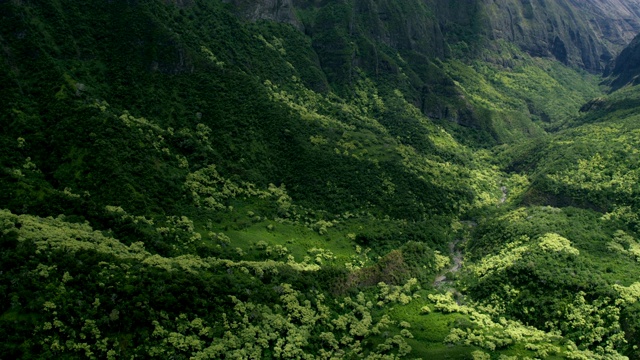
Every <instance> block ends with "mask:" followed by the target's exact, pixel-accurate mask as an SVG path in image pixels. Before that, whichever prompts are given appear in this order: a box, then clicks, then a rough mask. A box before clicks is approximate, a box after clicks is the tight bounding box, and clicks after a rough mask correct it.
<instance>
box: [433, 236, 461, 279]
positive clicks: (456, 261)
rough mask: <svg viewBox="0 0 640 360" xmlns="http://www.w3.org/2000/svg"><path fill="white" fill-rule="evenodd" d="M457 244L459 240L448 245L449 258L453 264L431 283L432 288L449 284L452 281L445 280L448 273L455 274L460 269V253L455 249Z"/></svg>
mask: <svg viewBox="0 0 640 360" xmlns="http://www.w3.org/2000/svg"><path fill="white" fill-rule="evenodd" d="M458 243H460V239H455V240H454V241H452V242H450V243H449V256H450V257H451V258H452V259H453V264H452V265H451V266H450V267H449V268H448V269H446V270H444V271H443V273H442V274H440V275H438V276H437V277H436V279H435V281H434V282H433V286H435V287H439V286H441V285H442V284H444V283H451V282H452V280H450V279H448V278H447V275H446V274H448V273H454V274H455V273H457V272H458V271H460V269H461V268H462V258H463V256H462V252H461V251H460V250H459V249H458V248H457V246H458Z"/></svg>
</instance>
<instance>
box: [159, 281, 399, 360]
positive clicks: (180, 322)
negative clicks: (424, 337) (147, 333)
mask: <svg viewBox="0 0 640 360" xmlns="http://www.w3.org/2000/svg"><path fill="white" fill-rule="evenodd" d="M278 292H279V293H280V296H279V302H278V304H276V305H273V306H271V307H269V306H266V305H260V304H255V303H252V302H243V301H240V300H239V299H237V298H235V297H231V300H232V302H233V304H234V308H233V311H232V312H229V313H224V314H222V319H223V324H224V334H223V335H222V336H221V337H217V336H215V335H214V334H215V332H214V331H213V328H212V327H211V325H210V324H207V323H206V322H205V321H203V320H202V319H198V318H195V319H193V320H191V321H189V319H188V318H187V316H186V315H184V314H183V315H180V316H179V317H178V318H176V319H175V321H174V322H164V323H163V324H161V323H160V322H158V321H155V322H154V327H155V330H154V332H153V337H154V338H157V339H159V340H160V344H159V345H156V346H153V347H151V348H150V349H149V350H148V351H149V355H151V356H157V355H161V354H163V355H164V356H166V354H176V355H177V354H185V353H186V354H190V356H191V358H194V359H213V358H219V357H221V356H223V355H224V356H225V357H230V358H252V359H253V358H255V359H257V358H262V357H263V356H264V354H265V353H266V352H267V351H268V352H269V353H273V355H274V356H275V357H276V358H283V359H307V358H308V359H316V358H320V359H334V358H345V357H366V358H368V359H387V358H388V359H391V358H393V359H395V358H397V357H401V356H403V355H407V354H408V353H409V352H410V351H411V348H410V347H409V346H408V345H407V344H406V341H405V340H404V338H406V337H410V333H409V332H408V331H407V332H406V333H405V334H403V335H397V336H394V337H392V338H391V339H388V340H387V341H385V342H384V343H383V344H380V345H378V346H377V347H376V349H375V350H365V349H364V348H363V345H365V344H366V343H367V342H368V341H367V339H368V338H369V337H371V336H373V335H379V334H381V332H382V331H385V330H387V329H388V328H389V327H390V326H391V325H392V323H393V322H392V321H390V319H389V317H388V316H386V315H383V316H381V317H380V316H374V315H373V314H372V312H371V308H372V307H373V305H372V303H371V302H370V301H368V300H367V299H366V297H365V295H364V294H363V293H360V294H358V296H357V297H356V299H351V298H349V297H347V298H345V299H344V302H342V303H340V304H339V305H340V309H341V310H340V311H339V312H338V313H335V312H333V311H332V310H331V309H330V308H329V307H328V306H327V305H325V297H324V295H322V294H316V296H315V298H314V299H313V301H310V300H302V296H301V295H302V294H301V293H300V292H298V291H296V290H294V289H293V288H292V287H291V285H289V284H281V285H279V287H278ZM256 314H259V316H255V315H256ZM403 326H404V327H410V325H409V324H408V323H407V324H403ZM312 345H313V346H314V347H315V348H316V349H317V355H312V354H310V353H309V352H308V351H307V349H308V348H309V347H310V346H312Z"/></svg>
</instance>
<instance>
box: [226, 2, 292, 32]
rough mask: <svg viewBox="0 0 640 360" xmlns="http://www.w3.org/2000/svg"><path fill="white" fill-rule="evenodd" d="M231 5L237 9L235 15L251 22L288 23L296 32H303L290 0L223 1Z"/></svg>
mask: <svg viewBox="0 0 640 360" xmlns="http://www.w3.org/2000/svg"><path fill="white" fill-rule="evenodd" d="M223 2H225V3H231V4H233V5H234V6H235V8H236V9H237V13H238V14H239V15H240V16H242V17H244V18H246V19H249V20H251V21H257V20H272V21H277V22H282V23H289V24H291V25H293V26H294V27H296V28H297V29H298V30H304V28H303V26H302V23H301V22H300V21H299V20H298V18H297V17H296V14H295V9H294V6H293V3H292V0H258V1H245V0H223Z"/></svg>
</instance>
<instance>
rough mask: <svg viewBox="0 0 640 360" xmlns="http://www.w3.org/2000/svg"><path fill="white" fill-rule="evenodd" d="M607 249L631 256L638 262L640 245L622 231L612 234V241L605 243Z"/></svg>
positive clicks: (639, 259)
mask: <svg viewBox="0 0 640 360" xmlns="http://www.w3.org/2000/svg"><path fill="white" fill-rule="evenodd" d="M607 247H608V248H609V249H610V250H611V251H614V252H618V253H620V254H625V255H628V256H631V257H632V258H634V259H635V260H636V261H640V243H638V242H637V241H636V240H635V239H634V238H633V237H632V236H631V235H629V234H627V233H626V232H624V231H622V230H618V231H616V232H615V233H614V237H613V240H612V241H610V242H609V243H607Z"/></svg>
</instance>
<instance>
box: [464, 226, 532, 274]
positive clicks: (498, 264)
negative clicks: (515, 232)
mask: <svg viewBox="0 0 640 360" xmlns="http://www.w3.org/2000/svg"><path fill="white" fill-rule="evenodd" d="M528 242H529V238H528V237H526V236H524V237H522V238H520V239H519V240H517V241H514V242H511V243H508V244H506V245H505V246H504V247H503V248H502V249H501V250H500V253H498V254H496V255H491V256H486V257H484V258H482V260H481V261H480V262H478V263H475V264H472V265H471V266H470V267H469V270H470V271H472V272H473V273H474V274H475V276H477V277H483V276H486V275H488V274H490V273H491V272H494V271H503V270H504V269H506V268H508V267H510V266H512V265H513V264H515V263H516V262H517V261H518V260H520V259H522V256H523V254H525V253H526V252H527V251H530V245H529V244H528Z"/></svg>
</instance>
